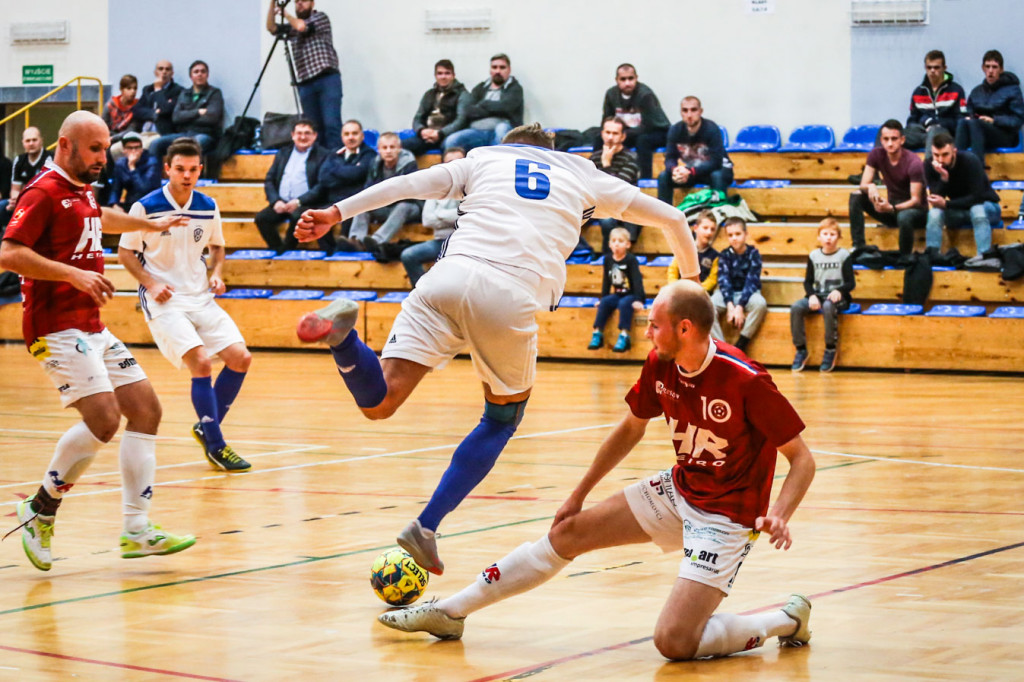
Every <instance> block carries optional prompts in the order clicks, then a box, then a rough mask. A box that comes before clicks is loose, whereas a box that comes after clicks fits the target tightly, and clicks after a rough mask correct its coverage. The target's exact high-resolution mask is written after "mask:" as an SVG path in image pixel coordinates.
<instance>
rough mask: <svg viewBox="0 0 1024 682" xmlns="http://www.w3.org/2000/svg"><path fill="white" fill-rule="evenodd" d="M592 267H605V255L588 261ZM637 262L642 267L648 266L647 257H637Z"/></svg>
mask: <svg viewBox="0 0 1024 682" xmlns="http://www.w3.org/2000/svg"><path fill="white" fill-rule="evenodd" d="M586 262H588V263H590V264H591V265H604V254H601V255H600V256H598V257H597V258H594V259H592V260H588V261H586ZM636 262H637V263H638V264H640V265H647V256H637V257H636Z"/></svg>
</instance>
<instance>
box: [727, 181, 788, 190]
mask: <svg viewBox="0 0 1024 682" xmlns="http://www.w3.org/2000/svg"><path fill="white" fill-rule="evenodd" d="M790 184H791V183H790V181H789V180H747V181H746V182H744V183H741V184H739V185H737V187H741V188H742V187H746V188H747V189H754V188H756V189H778V188H780V187H789V185H790Z"/></svg>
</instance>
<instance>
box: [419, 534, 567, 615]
mask: <svg viewBox="0 0 1024 682" xmlns="http://www.w3.org/2000/svg"><path fill="white" fill-rule="evenodd" d="M569 563H570V561H569V559H563V558H562V557H560V556H558V554H556V553H555V550H554V549H553V548H552V547H551V540H549V539H548V536H547V535H545V536H544V537H542V538H541V539H540V540H537V542H526V543H523V544H522V545H520V546H519V547H516V548H515V549H514V550H512V552H511V553H510V554H508V555H507V556H506V557H505V558H503V559H500V560H499V561H498V563H496V564H491V565H490V566H489V567H488V568H486V569H484V571H483V573H481V574H480V575H478V576H477V578H476V582H475V583H473V584H472V585H470V586H469V587H467V588H465V589H464V590H462V591H461V592H459V593H457V594H453V595H452V596H450V597H448V598H446V599H441V600H440V601H438V603H437V606H438V608H440V609H441V610H442V611H444V612H445V613H447V614H448V615H449V616H451V617H452V618H465V617H466V616H468V615H469V614H471V613H473V612H474V611H477V610H479V609H482V608H483V607H485V606H489V605H491V604H493V603H495V602H498V601H501V600H502V599H506V598H508V597H511V596H514V595H517V594H519V593H521V592H526V591H527V590H531V589H533V588H534V587H537V586H538V585H540V584H542V583H545V582H547V581H548V580H550V579H551V578H553V577H554V576H555V575H556V574H557V573H558V572H559V571H561V570H562V569H563V568H565V567H566V566H568V565H569Z"/></svg>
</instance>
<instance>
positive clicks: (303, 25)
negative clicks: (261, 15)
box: [267, 0, 341, 149]
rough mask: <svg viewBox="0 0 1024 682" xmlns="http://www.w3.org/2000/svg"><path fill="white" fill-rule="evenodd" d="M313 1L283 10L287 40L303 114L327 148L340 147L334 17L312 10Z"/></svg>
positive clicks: (272, 23) (300, 0)
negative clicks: (333, 32)
mask: <svg viewBox="0 0 1024 682" xmlns="http://www.w3.org/2000/svg"><path fill="white" fill-rule="evenodd" d="M313 4H314V3H313V0H295V15H296V16H292V15H290V14H288V13H287V12H285V11H284V10H281V14H282V16H283V17H284V19H285V21H287V22H288V33H287V37H288V42H289V43H290V44H291V48H292V57H293V59H294V61H295V80H296V85H298V88H299V99H300V100H301V102H302V114H303V116H305V118H308V119H310V120H311V121H313V122H314V123H315V124H316V127H317V132H318V133H320V134H321V141H322V143H323V144H324V145H325V146H326V147H327V148H328V149H337V148H338V147H340V146H341V71H339V70H338V53H337V52H335V51H334V41H333V39H332V38H331V20H330V19H329V18H328V17H327V15H326V14H324V13H323V12H318V11H316V10H315V9H313ZM276 11H277V3H276V1H275V0H270V7H269V9H268V10H267V30H268V31H270V32H271V33H276V32H277V21H276V17H275V13H276Z"/></svg>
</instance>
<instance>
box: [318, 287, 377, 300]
mask: <svg viewBox="0 0 1024 682" xmlns="http://www.w3.org/2000/svg"><path fill="white" fill-rule="evenodd" d="M339 298H347V299H348V300H350V301H375V300H377V292H376V291H367V290H362V289H341V290H340V291H333V292H331V293H330V294H328V295H327V296H324V300H325V301H337V300H338V299H339Z"/></svg>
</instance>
